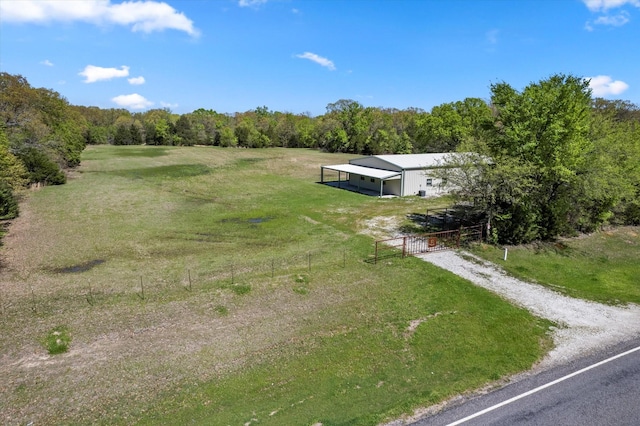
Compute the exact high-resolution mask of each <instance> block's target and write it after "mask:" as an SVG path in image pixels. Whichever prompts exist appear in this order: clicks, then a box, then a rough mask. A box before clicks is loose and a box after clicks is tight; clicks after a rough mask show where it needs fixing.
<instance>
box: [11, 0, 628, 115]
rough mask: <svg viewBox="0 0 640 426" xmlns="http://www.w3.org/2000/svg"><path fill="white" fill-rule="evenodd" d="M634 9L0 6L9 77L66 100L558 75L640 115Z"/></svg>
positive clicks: (214, 104)
mask: <svg viewBox="0 0 640 426" xmlns="http://www.w3.org/2000/svg"><path fill="white" fill-rule="evenodd" d="M638 46H640V0H536V1H530V0H517V1H516V0H513V1H509V0H493V1H490V0H449V1H446V0H164V1H157V0H146V1H137V0H131V1H119V0H97V1H89V0H87V1H83V0H61V1H46V0H34V1H30V0H0V70H1V71H5V72H8V73H11V74H21V75H23V76H24V77H26V78H27V80H28V81H29V83H30V84H31V85H32V86H34V87H46V88H49V89H53V90H55V91H57V92H59V93H60V94H61V95H62V96H64V97H65V98H67V99H68V100H69V102H70V103H72V104H76V105H87V106H90V105H93V106H98V107H101V108H118V107H122V108H128V109H130V110H131V111H145V110H147V109H151V108H170V109H171V111H173V112H175V113H179V114H183V113H187V112H191V111H193V110H195V109H198V108H206V109H213V110H216V111H218V112H223V113H233V112H243V111H247V110H252V109H255V108H256V107H259V106H267V107H268V108H269V109H271V110H274V111H282V112H293V113H305V112H308V113H311V114H312V115H319V114H323V113H324V112H325V111H326V106H327V104H329V103H332V102H335V101H337V100H339V99H353V100H356V101H358V102H360V103H361V104H363V105H365V106H375V107H384V108H398V109H405V108H409V107H414V108H422V109H424V110H427V111H429V110H430V109H431V108H432V107H434V106H436V105H440V104H442V103H445V102H454V101H458V100H462V99H464V98H466V97H479V98H483V99H488V98H489V96H490V85H491V84H492V83H497V82H501V81H504V82H507V83H509V84H510V85H512V86H513V87H514V88H516V89H518V90H520V89H522V88H524V87H525V86H526V85H527V84H529V83H531V82H537V81H539V80H541V79H544V78H547V77H549V76H550V75H552V74H555V73H564V74H572V75H576V76H579V77H585V78H592V80H591V82H592V88H593V91H594V96H600V97H605V98H608V99H625V100H630V101H631V102H633V103H635V104H640V48H639V47H638Z"/></svg>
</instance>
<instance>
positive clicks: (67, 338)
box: [44, 325, 71, 355]
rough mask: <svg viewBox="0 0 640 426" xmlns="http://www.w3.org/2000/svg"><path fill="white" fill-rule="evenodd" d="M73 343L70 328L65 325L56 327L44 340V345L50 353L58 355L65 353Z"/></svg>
mask: <svg viewBox="0 0 640 426" xmlns="http://www.w3.org/2000/svg"><path fill="white" fill-rule="evenodd" d="M70 344H71V335H70V334H69V329H68V328H67V327H65V326H62V325H60V326H57V327H54V328H53V329H52V330H51V331H49V333H47V337H46V338H45V340H44V345H45V347H46V348H47V351H48V352H49V355H57V354H62V353H65V352H66V351H68V350H69V345H70Z"/></svg>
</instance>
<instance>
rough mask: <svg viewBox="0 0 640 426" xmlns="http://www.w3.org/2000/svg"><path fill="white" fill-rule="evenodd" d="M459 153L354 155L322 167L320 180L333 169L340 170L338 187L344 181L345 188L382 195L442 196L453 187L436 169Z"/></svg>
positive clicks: (323, 179) (323, 180)
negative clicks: (350, 158) (440, 176)
mask: <svg viewBox="0 0 640 426" xmlns="http://www.w3.org/2000/svg"><path fill="white" fill-rule="evenodd" d="M456 155H459V154H456V153H442V154H440V153H439V154H396V155H371V156H368V157H361V158H355V159H353V160H350V161H349V164H336V165H332V166H321V167H320V174H321V177H320V181H321V182H322V183H324V182H325V170H332V171H334V172H338V185H339V186H342V182H345V185H344V186H345V187H347V188H349V189H355V190H357V191H362V192H374V193H376V194H379V195H380V196H383V195H397V196H406V195H420V196H427V197H429V196H435V195H442V194H445V193H447V192H448V191H449V190H450V189H451V188H449V187H448V185H447V182H446V181H443V179H440V178H438V177H437V176H436V174H435V173H434V171H435V170H436V169H439V168H442V167H444V164H445V162H446V159H447V158H448V157H450V156H456ZM343 174H344V175H343ZM343 176H344V181H343V180H342V178H343Z"/></svg>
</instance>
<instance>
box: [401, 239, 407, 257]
mask: <svg viewBox="0 0 640 426" xmlns="http://www.w3.org/2000/svg"><path fill="white" fill-rule="evenodd" d="M406 255H407V237H402V257H403V258H404V257H406Z"/></svg>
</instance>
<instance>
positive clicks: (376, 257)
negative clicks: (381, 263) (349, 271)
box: [373, 241, 378, 265]
mask: <svg viewBox="0 0 640 426" xmlns="http://www.w3.org/2000/svg"><path fill="white" fill-rule="evenodd" d="M373 264H374V265H377V264H378V242H377V241H376V254H375V256H374V257H373Z"/></svg>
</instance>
